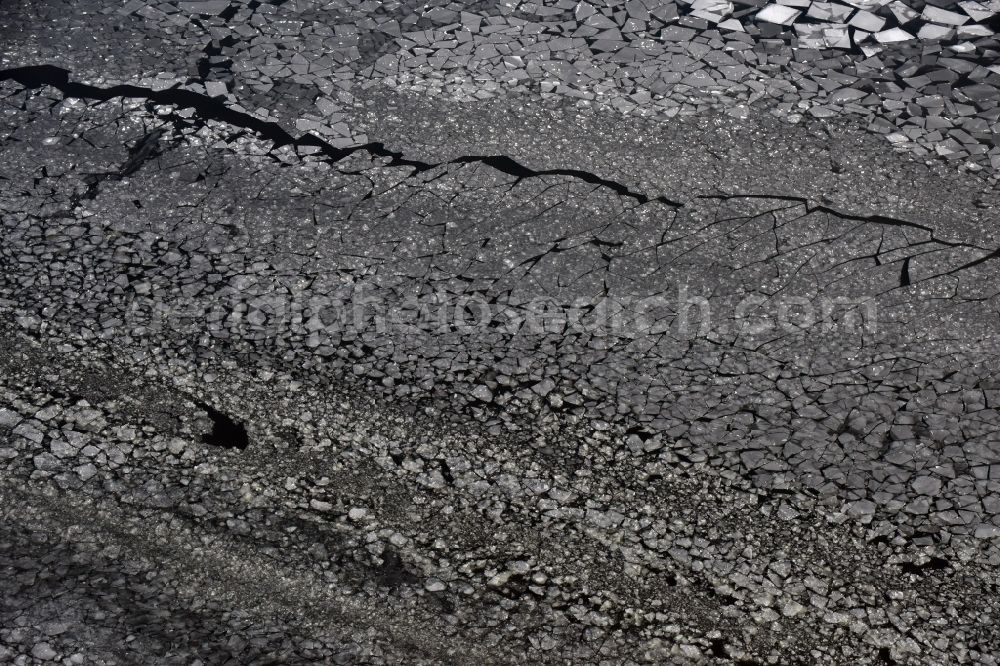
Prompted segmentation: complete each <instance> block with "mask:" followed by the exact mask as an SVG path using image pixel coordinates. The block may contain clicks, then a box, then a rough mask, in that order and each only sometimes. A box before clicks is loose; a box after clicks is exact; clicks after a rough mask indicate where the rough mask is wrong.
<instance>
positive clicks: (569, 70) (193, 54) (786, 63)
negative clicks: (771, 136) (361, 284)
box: [0, 0, 1000, 177]
mask: <svg viewBox="0 0 1000 666" xmlns="http://www.w3.org/2000/svg"><path fill="white" fill-rule="evenodd" d="M225 4H226V7H225V8H224V9H223V10H222V11H217V10H218V7H220V6H222V4H221V3H216V2H209V3H200V4H199V3H187V4H184V5H183V6H182V5H177V4H175V3H162V6H157V7H148V6H146V5H143V4H142V3H139V2H129V3H125V4H122V3H120V2H117V1H112V0H102V1H99V2H87V3H72V2H61V1H57V0H50V1H48V2H44V3H32V7H33V8H34V9H32V8H28V7H27V4H25V5H24V6H17V7H13V8H12V11H10V12H7V13H5V16H4V17H3V20H4V21H5V23H4V24H3V25H2V26H0V28H2V29H4V30H5V32H7V33H9V34H10V37H11V39H9V40H7V41H6V42H5V43H4V46H6V49H5V50H4V52H3V53H2V54H0V58H2V60H0V62H3V63H5V64H8V65H14V64H20V65H30V64H37V63H38V62H39V61H46V62H55V63H60V64H63V65H65V66H67V67H68V68H70V69H72V70H73V71H74V72H77V74H78V75H79V76H80V77H81V78H85V79H87V80H93V81H107V80H115V81H135V80H138V81H142V82H143V84H144V85H146V84H149V85H152V84H153V83H155V85H174V84H178V85H183V86H185V87H187V88H190V89H191V90H196V91H198V92H204V91H206V90H207V91H209V94H211V95H219V96H220V98H225V99H226V100H227V101H228V102H229V103H231V104H238V105H240V106H241V107H243V108H245V109H248V110H249V111H250V112H251V113H254V114H259V115H260V116H261V117H264V118H277V119H282V120H284V121H286V122H287V123H288V124H289V125H290V126H291V125H293V124H294V125H295V126H297V127H298V128H300V129H302V130H309V131H314V132H317V133H320V134H323V135H324V136H325V137H326V138H327V139H328V140H329V141H331V143H334V144H335V145H349V144H351V143H357V142H361V141H362V139H361V136H362V135H359V134H356V133H353V132H352V128H351V127H350V125H349V124H347V123H345V122H344V116H345V115H346V114H349V113H350V112H351V109H352V107H353V106H354V105H355V104H357V103H359V102H360V103H362V104H363V103H364V101H365V99H366V97H367V91H368V90H370V89H371V88H372V87H381V86H390V87H395V88H400V89H404V90H412V91H418V92H419V93H420V94H422V95H432V96H437V97H442V98H445V99H461V100H464V101H467V102H471V101H474V100H479V99H484V98H492V97H498V96H500V97H503V96H506V95H509V94H514V95H520V94H524V93H528V94H529V95H533V94H534V93H533V92H531V91H533V90H536V89H538V88H539V87H540V88H541V90H542V93H543V96H546V97H553V98H554V99H558V100H561V101H562V102H563V103H566V104H571V105H578V106H580V107H581V108H583V109H591V108H594V107H596V108H601V109H614V110H615V111H616V112H620V113H627V114H635V115H649V116H654V117H658V118H660V119H661V120H666V119H670V118H673V117H676V116H677V115H678V114H679V115H699V116H701V115H705V114H709V113H711V112H712V111H713V110H718V109H720V108H721V109H726V110H728V111H729V112H731V113H735V114H737V115H741V116H742V115H746V114H750V113H752V114H754V115H757V114H773V115H775V116H777V117H780V118H782V119H785V120H786V121H788V122H791V123H798V122H801V121H802V119H803V118H804V117H807V115H808V114H810V113H812V114H813V115H820V116H822V117H838V116H847V117H852V116H855V115H857V116H861V117H862V118H864V119H865V123H866V125H867V126H868V128H869V130H870V131H872V132H873V133H875V134H879V135H883V136H891V137H893V140H891V145H893V146H894V147H895V148H896V149H899V150H906V151H910V152H912V153H913V154H915V155H917V156H919V157H921V158H924V157H931V158H938V159H942V160H946V161H947V162H948V163H950V164H951V165H953V166H954V167H957V168H958V169H961V170H963V171H972V172H985V173H986V174H987V175H988V176H989V177H995V168H996V167H997V166H998V165H1000V155H998V154H997V152H996V147H995V145H994V144H995V142H993V141H992V140H991V138H990V136H991V135H992V130H991V129H990V128H991V126H992V125H993V124H994V123H995V120H996V118H995V117H993V111H994V110H995V103H996V101H997V96H996V84H997V83H1000V78H993V77H992V75H991V74H990V71H991V70H990V69H989V67H991V66H995V63H994V62H993V59H994V58H995V49H994V48H992V46H993V45H994V44H993V30H992V27H990V23H989V22H990V21H991V20H992V16H993V14H994V12H995V11H996V9H997V8H998V7H997V6H994V5H995V4H996V3H993V4H990V3H985V4H982V3H980V4H977V3H965V4H964V5H961V4H960V5H959V7H955V8H954V9H955V11H950V10H948V9H940V8H937V7H933V6H928V7H922V6H921V7H920V9H921V10H922V11H921V12H916V11H915V10H913V9H912V8H908V7H907V6H906V5H905V4H904V3H899V2H895V3H884V2H856V3H847V4H840V3H811V4H810V3H808V2H784V3H779V4H773V3H771V4H765V5H764V6H763V8H762V9H758V8H756V7H753V8H752V9H754V12H751V13H748V12H744V14H742V15H741V16H740V18H739V19H738V20H737V19H733V20H731V21H726V22H723V23H722V24H720V25H719V29H718V30H717V29H716V28H715V22H716V21H718V20H720V19H722V18H724V17H725V16H726V15H728V14H727V10H728V8H729V4H728V3H693V4H690V5H689V4H687V3H681V4H679V5H677V4H675V3H672V2H651V3H645V4H644V3H638V4H635V3H633V5H632V9H631V10H627V9H624V10H620V11H619V12H618V13H617V14H616V13H615V9H614V7H613V6H611V5H592V4H590V3H588V2H583V3H575V4H574V5H573V7H569V5H568V4H567V3H564V2H560V1H548V0H547V1H546V2H544V3H542V4H538V3H520V2H514V3H492V2H486V3H475V4H473V5H470V6H467V7H463V8H461V9H456V8H446V7H445V6H434V7H430V6H424V4H423V3H416V2H411V1H409V0H406V1H405V2H392V3H387V4H385V5H384V6H381V5H380V6H379V7H380V10H379V11H374V10H373V7H372V6H371V3H368V2H358V3H353V2H350V3H328V4H322V3H312V2H302V3H298V2H275V3H269V2H264V3H260V2H249V3H246V2H242V0H240V1H234V2H231V3H228V2H227V3H225ZM647 4H649V5H650V6H646V5H647ZM563 5H566V6H563ZM35 7H37V8H35ZM961 7H964V9H961V13H958V10H959V8H961ZM760 11H763V12H765V16H766V13H768V12H786V13H787V12H790V11H800V12H801V13H802V15H801V16H799V17H798V18H796V19H795V21H794V23H792V24H789V25H788V26H776V25H775V24H773V23H768V22H767V21H756V20H755V19H754V15H755V14H757V13H758V12H760ZM32 12H34V13H32ZM942 12H943V13H942ZM699 14H702V15H704V18H701V17H699ZM852 17H853V18H852ZM775 20H778V19H775ZM849 20H850V21H851V27H846V24H847V22H848V21H849ZM678 21H682V22H683V25H675V23H676V22H678ZM744 23H746V25H745V26H744ZM879 23H884V25H881V26H879ZM942 23H943V24H944V25H942ZM962 24H965V27H963V29H959V30H955V29H953V27H952V26H960V25H962ZM784 27H788V28H794V29H790V30H783V29H781V28H784ZM775 28H778V30H777V32H775V30H774V29H775ZM966 28H967V29H966ZM734 30H735V32H733V31H734ZM876 30H877V32H873V31H876ZM82 31H85V32H87V33H88V35H89V36H90V38H89V42H88V43H89V44H90V47H88V50H87V53H85V54H84V53H81V52H80V50H79V49H76V48H75V47H74V44H75V43H76V42H75V41H74V40H75V39H76V35H78V34H79V33H80V32H82ZM807 33H809V35H807ZM795 35H800V36H801V37H802V40H801V41H799V42H793V41H792V38H793V36H795ZM939 40H944V41H943V42H941V43H939ZM806 46H808V47H815V48H816V49H817V50H822V51H825V50H826V49H825V48H824V47H831V48H832V50H831V51H829V52H827V53H822V52H821V53H812V52H811V49H810V48H806V49H803V48H802V47H806ZM38 48H41V49H42V52H40V53H39V52H38ZM29 53H30V54H32V55H31V58H32V59H31V61H25V60H24V59H23V58H24V55H25V54H29ZM677 55H682V56H684V57H687V56H692V57H693V58H694V60H695V61H696V67H695V69H696V70H697V71H680V70H678V69H676V68H675V67H674V66H673V65H672V64H671V63H673V62H674V59H673V58H674V56H677ZM914 62H917V63H919V65H918V66H919V67H928V68H929V69H930V71H928V72H927V73H928V74H931V75H933V77H935V78H933V79H932V80H931V81H922V80H921V79H920V77H913V76H912V75H911V74H907V73H905V72H907V71H908V68H909V67H910V66H911V64H912V63H914ZM803 64H807V66H806V67H805V68H803V66H802V65H803ZM977 65H978V66H981V67H978V68H977ZM733 68H735V69H738V70H739V72H740V74H739V75H734V74H733V72H734V69H733ZM972 70H974V71H972ZM888 71H892V72H894V73H895V74H894V76H892V77H890V80H888V81H884V80H883V79H882V72H888ZM554 72H555V74H553V73H554ZM964 73H969V74H970V75H971V76H970V81H968V82H966V81H962V83H961V84H960V85H957V86H951V85H948V82H953V81H956V78H955V75H956V74H957V75H959V79H961V77H962V75H963V74H964ZM682 74H683V75H682ZM831 74H832V75H834V76H846V77H848V79H849V81H847V83H848V85H849V86H856V87H857V89H858V90H859V91H863V92H865V93H866V95H865V99H864V101H863V102H860V103H848V104H844V103H832V104H828V103H826V102H827V100H825V99H824V97H825V95H824V91H826V90H827V87H826V85H825V84H824V81H825V80H827V79H828V77H829V76H830V75H831ZM681 75H682V76H681ZM938 82H941V85H940V86H939V85H938ZM980 85H985V86H988V87H987V88H985V89H979V91H972V90H971V88H975V87H976V86H980ZM897 87H898V88H899V89H898V90H897ZM928 88H932V89H933V90H928ZM967 89H968V90H967ZM981 90H989V91H990V92H989V95H987V97H988V98H989V100H988V101H989V102H991V103H987V104H983V103H982V102H983V101H984V100H982V99H977V100H975V102H976V103H974V104H969V102H970V100H969V99H968V98H969V95H968V94H967V93H969V92H972V94H973V95H976V96H981ZM937 95H941V96H943V97H945V98H948V99H950V100H952V101H953V102H954V103H955V104H957V105H960V106H954V105H951V106H945V107H943V109H944V114H945V117H946V118H947V120H948V122H949V123H951V125H952V126H955V127H961V128H962V129H960V130H959V131H961V132H962V133H961V134H959V135H957V138H956V135H954V134H952V133H950V132H947V131H945V132H935V131H934V129H933V128H927V127H925V121H924V120H923V118H924V116H925V115H927V111H926V110H925V109H923V110H922V109H920V108H919V107H922V106H923V104H924V101H923V100H927V99H931V98H934V97H936V96H937ZM911 100H912V102H911V104H912V106H911V105H910V104H907V102H908V101H911ZM800 104H802V105H805V106H803V107H800V106H799V105H800ZM933 108H935V109H937V108H942V107H938V106H934V107H933ZM936 113H937V112H936V111H935V112H934V113H932V114H931V115H936ZM973 116H975V120H974V124H975V128H974V129H973V131H967V130H968V128H966V127H965V125H966V123H967V122H969V120H970V119H971V117H973ZM983 123H985V125H984V124H983ZM893 130H899V131H893ZM900 136H903V137H906V139H905V140H898V137H900Z"/></svg>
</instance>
